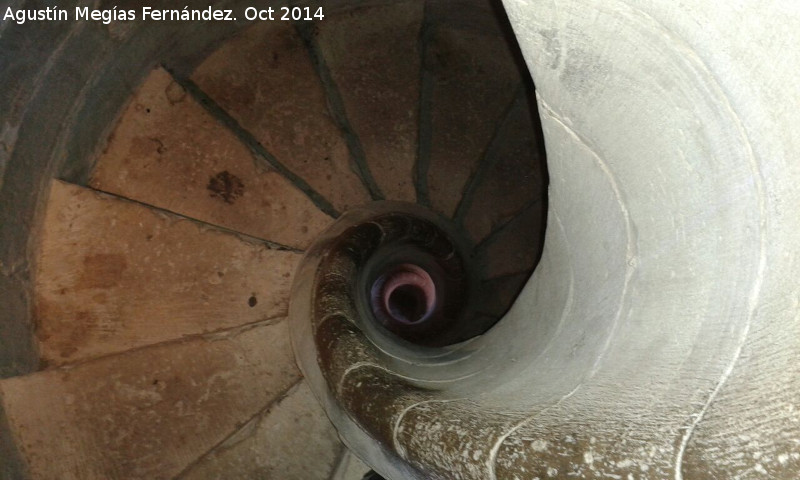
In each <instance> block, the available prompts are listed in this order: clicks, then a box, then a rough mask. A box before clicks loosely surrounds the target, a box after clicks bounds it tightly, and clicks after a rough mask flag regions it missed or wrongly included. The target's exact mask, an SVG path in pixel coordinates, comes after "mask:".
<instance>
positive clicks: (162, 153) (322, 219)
mask: <svg viewBox="0 0 800 480" xmlns="http://www.w3.org/2000/svg"><path fill="white" fill-rule="evenodd" d="M90 185H91V186H92V187H94V188H96V189H98V190H102V191H105V192H110V193H114V194H117V195H120V196H123V197H127V198H131V199H134V200H138V201H141V202H143V203H147V204H149V205H155V206H158V207H161V208H164V209H166V210H170V211H173V212H176V213H180V214H182V215H186V216H188V217H192V218H197V219H199V220H202V221H204V222H207V223H210V224H214V225H220V226H223V227H226V228H230V229H232V230H235V231H238V232H243V233H246V234H248V235H252V236H255V237H259V238H263V239H266V240H271V241H274V242H277V243H281V244H284V245H290V246H292V247H296V248H301V249H302V248H305V247H306V246H308V245H309V243H310V242H311V241H312V240H313V239H314V238H315V237H316V235H317V234H318V233H319V232H320V231H321V230H322V229H323V228H325V227H326V226H327V225H328V224H329V223H330V222H331V221H332V219H331V218H330V217H329V216H328V215H326V214H324V213H322V212H321V211H320V210H318V209H317V207H316V206H315V205H314V203H313V202H312V201H311V200H310V199H309V197H308V196H307V195H306V194H305V193H304V192H303V191H301V190H300V189H298V188H297V187H296V186H295V185H293V184H292V183H291V182H289V181H288V180H286V178H284V177H283V176H282V175H280V174H279V173H278V172H276V171H274V170H272V169H270V167H269V166H268V165H267V164H266V162H264V161H263V160H259V159H258V158H255V157H254V155H253V153H252V152H251V151H250V150H249V149H248V147H246V146H245V145H244V144H243V143H242V142H241V141H240V140H239V139H238V138H237V137H236V135H235V134H234V133H232V132H231V131H229V130H228V129H227V128H226V127H225V126H223V125H222V124H221V123H220V122H219V121H217V120H216V119H215V118H213V117H212V116H211V115H210V114H209V113H208V112H207V111H206V110H205V109H204V108H203V107H202V106H201V105H200V104H199V103H198V102H197V101H195V100H194V98H193V97H192V96H191V95H189V94H188V93H187V92H186V91H185V90H184V88H183V87H182V86H181V85H179V84H178V83H176V82H175V81H174V80H173V78H172V77H171V76H170V74H169V73H167V72H166V71H164V70H163V69H160V68H159V69H156V70H154V71H153V72H152V73H151V74H150V76H149V77H148V78H147V79H146V80H145V81H144V83H143V84H142V85H141V86H140V87H139V90H138V91H137V92H136V93H135V95H134V96H133V98H132V100H131V102H130V104H129V105H128V107H127V108H126V109H125V111H124V112H123V113H122V116H121V117H120V120H119V123H118V124H117V126H116V127H115V129H114V131H113V132H112V134H111V136H110V137H109V139H108V143H107V145H106V148H105V150H104V151H103V152H102V153H101V154H100V155H99V159H98V160H97V163H96V165H95V168H94V170H93V172H92V175H91V180H90Z"/></svg>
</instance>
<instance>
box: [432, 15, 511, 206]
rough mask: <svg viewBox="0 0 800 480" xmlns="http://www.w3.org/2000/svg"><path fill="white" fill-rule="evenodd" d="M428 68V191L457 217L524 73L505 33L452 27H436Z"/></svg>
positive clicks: (434, 200) (433, 203)
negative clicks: (429, 130) (480, 31)
mask: <svg viewBox="0 0 800 480" xmlns="http://www.w3.org/2000/svg"><path fill="white" fill-rule="evenodd" d="M498 33H499V32H498ZM425 68H426V69H427V71H428V72H429V74H430V76H431V80H430V81H431V82H432V86H431V90H432V93H431V99H430V102H431V103H430V106H429V109H430V124H431V132H430V135H431V145H430V153H429V155H430V159H429V162H430V165H429V168H428V171H427V183H428V194H429V196H430V201H431V204H432V206H433V207H434V208H435V209H436V210H438V211H440V212H441V213H443V214H445V215H447V216H452V215H453V214H454V213H455V209H456V206H457V205H458V202H459V201H460V199H461V195H462V192H463V190H464V187H465V185H466V184H467V181H468V180H469V178H470V177H471V176H472V174H473V173H474V171H475V169H476V168H477V167H478V165H479V163H480V161H481V160H482V158H483V155H484V152H485V151H486V149H487V147H488V145H489V142H490V141H491V139H492V137H493V136H494V134H495V130H496V129H497V128H498V126H499V125H500V123H501V120H502V118H503V115H504V113H505V112H506V111H507V109H508V108H509V106H510V105H511V102H512V100H513V98H514V93H515V91H516V90H517V88H518V87H519V86H520V84H521V83H522V75H521V73H520V69H519V68H518V66H517V64H516V63H515V60H514V55H513V53H512V51H511V50H510V49H509V46H508V45H507V44H506V42H505V40H504V38H503V37H502V36H500V35H498V34H494V35H491V34H482V33H472V32H467V31H463V30H458V29H454V28H452V27H449V26H440V27H438V28H435V29H434V31H433V32H432V34H431V36H430V40H429V42H428V44H427V47H426V58H425ZM423 108H425V107H424V106H423Z"/></svg>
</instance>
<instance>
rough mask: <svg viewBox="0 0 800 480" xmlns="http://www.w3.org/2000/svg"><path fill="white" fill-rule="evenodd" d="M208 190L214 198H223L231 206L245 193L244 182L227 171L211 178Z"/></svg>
mask: <svg viewBox="0 0 800 480" xmlns="http://www.w3.org/2000/svg"><path fill="white" fill-rule="evenodd" d="M206 188H208V190H209V191H210V192H211V196H212V197H218V198H221V199H222V200H224V201H225V203H229V204H233V202H234V201H236V199H237V198H239V197H241V196H242V194H243V193H244V183H242V180H241V179H240V178H239V177H237V176H236V175H233V174H232V173H230V172H228V171H227V170H223V171H222V172H219V173H218V174H216V175H214V176H213V177H211V178H210V179H209V180H208V186H207V187H206Z"/></svg>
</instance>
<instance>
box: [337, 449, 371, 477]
mask: <svg viewBox="0 0 800 480" xmlns="http://www.w3.org/2000/svg"><path fill="white" fill-rule="evenodd" d="M370 470H371V469H370V468H369V467H368V466H367V465H365V464H364V462H362V461H361V460H360V459H359V458H358V457H357V456H355V454H353V452H351V451H349V450H347V451H345V452H344V454H343V455H342V457H341V459H340V460H339V463H338V464H337V465H336V470H334V472H333V475H331V478H330V480H363V479H364V475H366V474H367V472H369V471H370Z"/></svg>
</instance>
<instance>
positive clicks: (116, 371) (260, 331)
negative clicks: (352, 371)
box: [0, 322, 300, 480]
mask: <svg viewBox="0 0 800 480" xmlns="http://www.w3.org/2000/svg"><path fill="white" fill-rule="evenodd" d="M299 379H300V374H299V372H298V370H297V369H296V367H295V365H294V359H293V356H292V351H291V347H290V344H289V332H288V328H287V326H286V322H279V323H277V324H273V325H266V326H260V327H256V328H252V329H246V330H244V331H234V332H229V333H226V334H218V335H212V336H207V337H203V338H195V339H192V340H186V341H181V342H174V343H170V344H164V345H159V346H154V347H148V348H144V349H140V350H136V351H132V352H128V353H125V354H123V355H118V356H113V357H108V358H105V359H101V360H98V361H91V362H88V363H84V364H82V365H80V366H77V367H75V368H69V369H57V370H50V371H46V372H40V373H35V374H32V375H28V376H25V377H18V378H13V379H7V380H3V381H2V382H0V395H1V398H2V402H3V406H4V408H5V411H6V413H7V415H8V419H9V423H10V425H11V428H12V431H13V433H14V435H15V436H16V438H17V444H18V445H19V446H20V448H21V450H22V453H23V455H24V457H25V459H26V461H27V463H28V465H29V467H30V472H31V476H32V477H33V478H41V479H53V480H55V479H69V480H72V479H75V480H79V479H80V480H83V479H98V480H99V479H120V480H121V479H166V478H174V477H175V476H176V475H177V474H178V473H180V472H181V471H182V470H184V469H185V468H186V467H187V466H188V465H190V464H191V463H192V462H194V461H195V460H196V459H197V458H198V457H199V456H200V455H201V454H203V453H205V452H206V451H208V450H209V449H211V448H212V447H213V446H215V445H216V444H218V443H219V442H221V441H223V440H224V439H225V438H227V437H228V436H230V435H231V434H232V433H234V432H235V431H236V430H237V429H238V428H239V427H240V426H241V425H242V424H244V423H245V422H247V421H248V420H249V419H250V418H251V417H253V415H256V414H257V413H258V412H259V411H261V410H262V409H264V408H265V406H267V405H268V404H270V402H272V401H273V400H275V399H276V398H278V397H280V395H281V394H282V393H283V392H285V391H287V390H288V389H289V388H290V387H291V386H292V385H293V384H295V383H296V382H298V381H299Z"/></svg>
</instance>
